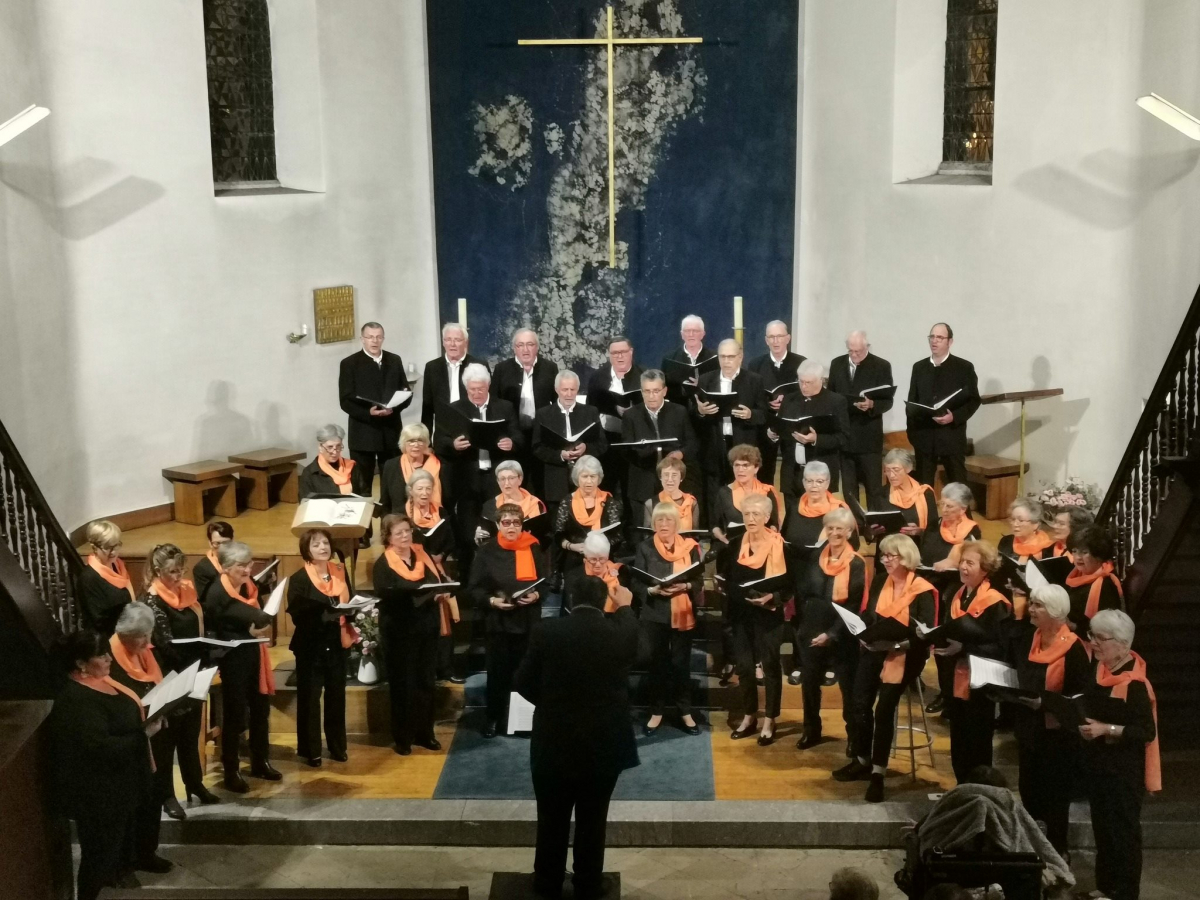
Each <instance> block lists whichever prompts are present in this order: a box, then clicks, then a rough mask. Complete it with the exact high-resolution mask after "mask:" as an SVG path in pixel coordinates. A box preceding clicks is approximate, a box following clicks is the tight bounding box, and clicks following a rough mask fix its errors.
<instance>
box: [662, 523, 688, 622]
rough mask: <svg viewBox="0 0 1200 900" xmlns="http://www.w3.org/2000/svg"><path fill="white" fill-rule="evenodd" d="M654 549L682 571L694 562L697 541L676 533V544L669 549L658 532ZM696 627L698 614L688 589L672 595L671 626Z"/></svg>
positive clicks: (672, 567)
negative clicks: (693, 552) (693, 607)
mask: <svg viewBox="0 0 1200 900" xmlns="http://www.w3.org/2000/svg"><path fill="white" fill-rule="evenodd" d="M654 549H655V550H657V551H658V555H659V556H661V557H662V558H663V559H665V560H666V561H667V562H669V563H671V571H672V572H682V571H683V570H684V569H686V568H687V567H688V566H690V565H691V564H692V551H693V550H695V549H696V542H695V541H693V540H692V539H691V538H685V537H681V536H679V535H676V537H675V546H674V548H672V549H671V550H668V549H667V547H666V545H665V544H664V543H663V542H662V538H660V537H659V536H658V535H657V534H656V535H654ZM695 627H696V615H695V613H694V611H693V610H692V598H691V596H690V595H689V594H688V592H687V591H680V592H679V593H678V594H672V595H671V628H672V629H674V630H675V631H691V630H692V629H693V628H695Z"/></svg>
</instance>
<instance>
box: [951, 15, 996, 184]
mask: <svg viewBox="0 0 1200 900" xmlns="http://www.w3.org/2000/svg"><path fill="white" fill-rule="evenodd" d="M998 3H999V0H948V4H947V8H946V80H945V91H946V100H945V110H944V114H943V119H942V122H943V125H942V159H943V160H944V161H946V162H956V163H987V164H989V165H990V164H991V162H992V130H993V129H992V126H993V112H994V107H995V99H996V15H997V10H996V8H997V5H998Z"/></svg>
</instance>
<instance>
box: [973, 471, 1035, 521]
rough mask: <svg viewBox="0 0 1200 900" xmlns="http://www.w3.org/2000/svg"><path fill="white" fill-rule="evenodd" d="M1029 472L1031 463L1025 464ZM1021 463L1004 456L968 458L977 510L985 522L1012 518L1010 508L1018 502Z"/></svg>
mask: <svg viewBox="0 0 1200 900" xmlns="http://www.w3.org/2000/svg"><path fill="white" fill-rule="evenodd" d="M1025 471H1026V472H1028V471H1029V463H1025ZM1020 472H1021V463H1020V462H1019V461H1018V460H1015V459H1006V458H1004V457H1003V456H968V457H967V481H968V482H969V483H970V485H971V490H972V492H973V493H974V494H975V507H976V508H977V509H979V510H981V511H982V512H983V517H984V518H985V519H1005V518H1008V505H1009V504H1010V503H1012V502H1013V501H1014V500H1016V499H1017V482H1018V481H1019V480H1020Z"/></svg>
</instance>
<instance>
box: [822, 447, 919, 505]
mask: <svg viewBox="0 0 1200 900" xmlns="http://www.w3.org/2000/svg"><path fill="white" fill-rule="evenodd" d="M841 468H842V496H843V497H853V498H854V499H855V500H858V486H859V485H860V484H861V485H862V486H863V487H865V488H866V490H867V506H866V508H867V509H880V508H882V505H883V454H882V453H843V454H842V466H841ZM921 483H922V484H925V483H926V482H921Z"/></svg>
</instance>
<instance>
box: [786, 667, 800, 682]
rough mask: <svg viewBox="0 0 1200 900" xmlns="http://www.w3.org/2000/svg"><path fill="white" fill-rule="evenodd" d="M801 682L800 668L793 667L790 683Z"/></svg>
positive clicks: (789, 677) (789, 678)
mask: <svg viewBox="0 0 1200 900" xmlns="http://www.w3.org/2000/svg"><path fill="white" fill-rule="evenodd" d="M799 683H800V670H799V669H792V674H791V675H789V676H788V684H799Z"/></svg>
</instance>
